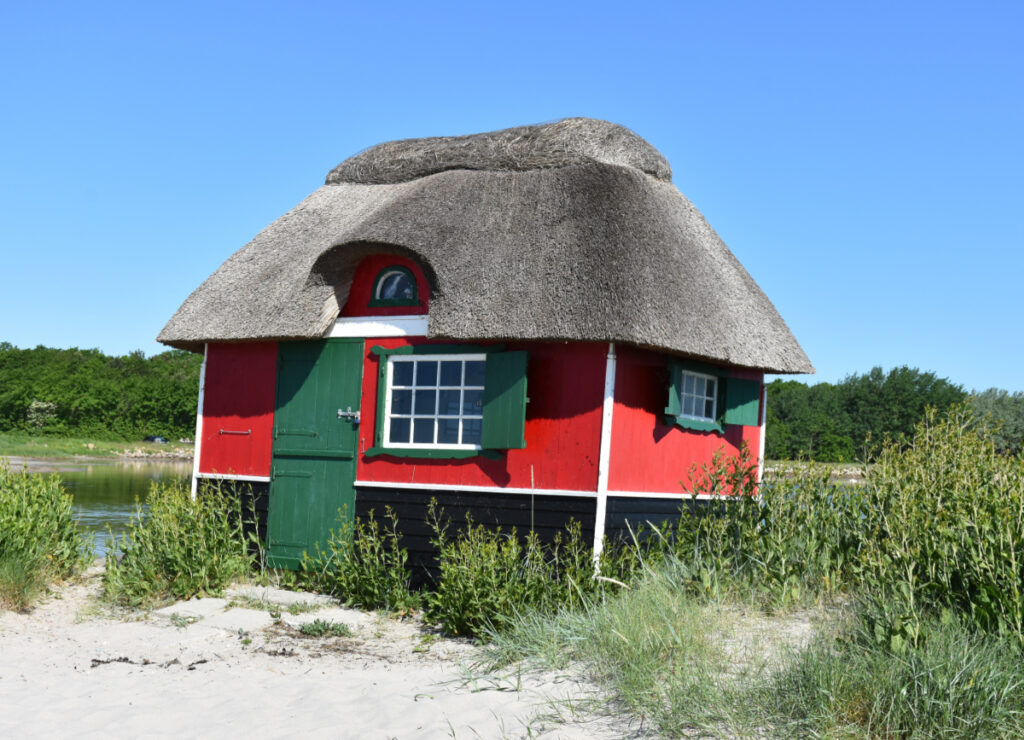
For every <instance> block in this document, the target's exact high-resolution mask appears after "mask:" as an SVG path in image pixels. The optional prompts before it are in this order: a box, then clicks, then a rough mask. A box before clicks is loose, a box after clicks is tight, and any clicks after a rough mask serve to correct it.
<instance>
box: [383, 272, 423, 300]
mask: <svg viewBox="0 0 1024 740" xmlns="http://www.w3.org/2000/svg"><path fill="white" fill-rule="evenodd" d="M392 275H401V276H402V277H407V278H409V279H410V280H412V293H413V295H412V298H385V297H384V296H382V295H381V293H382V292H383V290H384V283H385V282H387V279H388V278H389V277H391V276H392ZM417 288H418V286H417V285H416V278H415V276H413V275H412V274H411V272H410V271H409V269H408V268H404V269H401V270H400V269H398V268H390V269H388V268H385V269H384V272H382V273H381V274H380V275H378V276H377V284H376V286H375V287H374V290H373V298H374V300H377V301H406V300H407V301H415V300H418V299H419V296H418V295H417V294H418V293H419V291H418V290H417Z"/></svg>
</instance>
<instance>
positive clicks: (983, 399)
mask: <svg viewBox="0 0 1024 740" xmlns="http://www.w3.org/2000/svg"><path fill="white" fill-rule="evenodd" d="M958 404H967V405H968V406H969V407H970V408H971V411H972V412H973V417H974V423H975V424H977V425H978V426H983V427H985V428H986V429H988V430H989V431H990V432H991V433H992V434H993V437H994V439H995V442H996V445H997V447H998V448H999V449H1000V451H1003V452H1007V451H1010V452H1020V451H1021V446H1022V445H1024V393H1021V392H1017V393H1010V392H1008V391H1005V390H1001V389H998V388H989V389H988V390H985V391H980V392H979V391H974V392H971V393H968V392H967V391H965V390H964V388H963V387H962V386H960V385H956V384H955V383H951V382H950V381H949V380H948V379H946V378H939V377H937V376H936V375H935V373H931V372H922V371H920V370H918V369H917V368H910V367H906V366H903V367H897V368H893V369H892V370H890V371H889V372H885V371H883V370H882V368H880V367H875V368H872V369H871V371H870V372H868V373H865V374H863V375H858V374H853V375H848V376H847V377H846V378H844V379H843V380H842V381H840V382H839V383H817V384H815V385H807V384H805V383H800V382H798V381H795V380H775V381H773V382H771V383H769V384H768V418H767V430H766V438H765V456H766V457H767V458H768V459H770V460H793V459H798V458H806V459H811V460H817V461H820V462H849V461H865V460H870V459H871V457H872V452H873V449H874V448H875V447H876V446H877V445H878V444H880V443H881V442H882V441H883V440H884V439H886V438H891V439H900V438H910V437H911V436H912V434H913V431H914V425H915V424H917V423H918V422H919V421H920V420H921V419H922V417H923V416H924V412H925V409H926V408H928V407H930V406H934V407H935V408H936V409H938V410H939V411H940V412H945V411H947V410H948V409H949V408H950V407H952V406H954V405H958Z"/></svg>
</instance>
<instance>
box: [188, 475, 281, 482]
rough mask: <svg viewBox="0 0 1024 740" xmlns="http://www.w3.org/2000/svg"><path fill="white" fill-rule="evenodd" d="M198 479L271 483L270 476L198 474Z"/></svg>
mask: <svg viewBox="0 0 1024 740" xmlns="http://www.w3.org/2000/svg"><path fill="white" fill-rule="evenodd" d="M196 477H197V478H206V479H207V480H244V481H252V482H253V483H269V482H270V476H269V475H234V474H232V473H224V474H222V473H196Z"/></svg>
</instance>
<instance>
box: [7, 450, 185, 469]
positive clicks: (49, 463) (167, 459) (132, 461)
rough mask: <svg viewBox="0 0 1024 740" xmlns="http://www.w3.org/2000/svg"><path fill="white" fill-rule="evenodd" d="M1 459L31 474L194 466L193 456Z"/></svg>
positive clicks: (23, 457) (146, 455)
mask: <svg viewBox="0 0 1024 740" xmlns="http://www.w3.org/2000/svg"><path fill="white" fill-rule="evenodd" d="M0 459H3V460H7V462H8V464H9V465H10V466H11V470H26V471H27V472H29V473H72V472H79V471H82V470H84V469H86V468H88V467H89V466H90V465H138V464H139V463H142V464H145V465H167V466H181V467H185V466H188V465H191V464H192V456H191V455H190V456H188V457H180V456H172V455H148V454H143V455H118V456H117V457H98V456H94V455H74V456H70V457H69V456H64V457H38V456H32V457H28V456H22V455H10V456H8V455H4V454H3V453H0Z"/></svg>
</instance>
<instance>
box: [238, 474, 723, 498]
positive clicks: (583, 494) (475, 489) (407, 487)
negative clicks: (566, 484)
mask: <svg viewBox="0 0 1024 740" xmlns="http://www.w3.org/2000/svg"><path fill="white" fill-rule="evenodd" d="M224 477H235V478H241V476H224ZM267 480H269V479H267ZM352 485H354V486H355V487H356V488H393V489H395V490H402V491H453V492H456V493H515V494H519V495H526V496H528V495H530V494H536V495H538V496H572V497H575V498H597V493H596V492H595V491H570V490H568V489H565V488H503V487H502V486H467V485H460V484H454V483H392V482H390V481H379V480H357V481H356V482H355V483H353V484H352ZM607 496H608V498H662V499H673V500H677V501H680V502H683V501H688V500H690V499H696V500H697V501H710V500H712V499H715V498H722V499H729V498H730V497H729V496H714V495H712V494H710V493H698V494H697V495H696V496H694V495H691V494H689V493H687V492H685V491H680V492H679V493H655V492H648V491H608V494H607Z"/></svg>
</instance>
